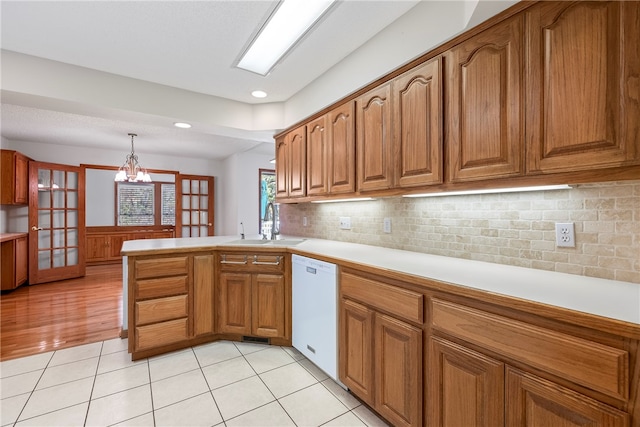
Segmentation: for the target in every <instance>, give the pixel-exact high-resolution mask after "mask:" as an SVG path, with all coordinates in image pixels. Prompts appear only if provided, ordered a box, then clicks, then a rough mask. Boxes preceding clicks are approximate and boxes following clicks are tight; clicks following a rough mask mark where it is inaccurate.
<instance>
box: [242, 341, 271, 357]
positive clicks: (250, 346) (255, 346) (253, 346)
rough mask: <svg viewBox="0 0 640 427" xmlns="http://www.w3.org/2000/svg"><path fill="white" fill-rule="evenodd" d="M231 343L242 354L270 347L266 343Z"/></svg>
mask: <svg viewBox="0 0 640 427" xmlns="http://www.w3.org/2000/svg"><path fill="white" fill-rule="evenodd" d="M233 344H234V345H235V346H236V348H237V349H238V350H239V351H240V353H242V354H251V353H255V352H256V351H260V350H265V349H267V348H270V347H271V346H270V345H268V344H259V343H253V342H234V343H233Z"/></svg>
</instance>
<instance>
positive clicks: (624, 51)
mask: <svg viewBox="0 0 640 427" xmlns="http://www.w3.org/2000/svg"><path fill="white" fill-rule="evenodd" d="M526 18H527V28H528V31H529V34H528V35H527V36H528V37H527V42H528V44H527V52H528V58H527V62H528V68H527V74H526V78H527V92H528V96H529V97H530V100H529V102H528V103H527V113H526V114H527V148H528V155H527V167H528V169H529V170H530V171H538V172H562V171H576V170H584V169H589V168H593V167H603V166H620V165H624V164H629V162H631V163H638V160H640V144H639V143H638V134H639V129H640V121H639V120H638V117H639V115H640V105H639V104H638V95H639V92H638V86H637V78H638V69H640V54H639V53H638V44H637V43H634V42H631V43H630V42H629V41H630V40H635V41H637V40H639V39H640V26H639V25H638V22H639V21H640V5H639V4H638V2H633V1H631V2H626V1H622V2H598V1H584V2H541V3H540V4H539V5H536V6H535V7H532V8H531V9H530V10H528V11H527V12H526ZM632 81H636V83H634V84H632V83H631V82H632Z"/></svg>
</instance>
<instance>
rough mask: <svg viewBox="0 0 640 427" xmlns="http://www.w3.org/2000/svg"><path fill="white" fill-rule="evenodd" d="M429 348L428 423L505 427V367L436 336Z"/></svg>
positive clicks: (443, 425) (454, 426) (454, 425)
mask: <svg viewBox="0 0 640 427" xmlns="http://www.w3.org/2000/svg"><path fill="white" fill-rule="evenodd" d="M429 349H430V351H429V357H430V368H429V384H428V395H427V396H428V401H427V408H428V409H427V411H426V413H427V416H428V417H429V418H430V419H429V420H428V421H429V422H428V423H427V424H429V425H433V426H442V427H445V426H451V427H457V426H478V427H483V426H484V427H493V426H502V425H504V364H503V363H502V362H499V361H497V360H493V359H491V358H489V357H487V356H485V355H483V354H480V353H477V352H475V351H473V350H470V349H468V348H466V347H463V346H461V345H458V344H454V343H452V342H449V341H446V340H443V339H441V338H438V337H433V338H432V339H431V342H430V346H429Z"/></svg>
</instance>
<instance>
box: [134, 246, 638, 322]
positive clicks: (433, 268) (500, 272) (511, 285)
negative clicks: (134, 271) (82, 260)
mask: <svg viewBox="0 0 640 427" xmlns="http://www.w3.org/2000/svg"><path fill="white" fill-rule="evenodd" d="M295 239H301V238H296V237H286V238H285V241H284V242H278V243H277V244H273V243H271V242H270V243H267V244H265V245H262V244H257V245H256V246H255V247H263V248H266V247H269V248H283V249H284V248H288V249H289V250H290V251H291V252H293V253H298V254H300V255H303V256H310V257H313V256H314V255H316V256H319V257H323V258H331V259H335V260H336V262H338V263H339V262H340V261H345V262H353V263H357V264H361V265H364V266H372V267H376V268H382V269H386V270H391V271H395V272H398V273H403V274H407V275H413V276H418V277H423V278H427V279H431V280H437V281H440V282H445V283H448V284H453V285H457V286H465V287H468V288H473V289H478V290H484V291H488V292H492V293H496V294H501V295H506V296H510V297H516V298H520V299H524V300H530V301H536V302H540V303H543V304H549V305H554V306H558V307H563V308H567V309H571V310H577V311H581V312H585V313H590V314H594V315H597V316H603V317H608V318H612V319H617V320H621V321H625V322H630V323H635V324H640V284H636V283H629V282H621V281H616V280H605V279H598V278H594V277H586V276H578V275H573V274H566V273H557V272H552V271H545V270H536V269H531V268H523V267H515V266H508V265H501V264H494V263H488V262H482V261H472V260H465V259H459V258H450V257H444V256H438V255H429V254H423V253H418V252H410V251H404V250H398V249H388V248H383V247H377V246H369V245H361V244H357V243H345V242H337V241H330V240H321V239H304V241H303V242H296V240H295ZM237 240H239V238H238V236H216V237H199V238H178V239H153V240H131V241H126V242H125V243H124V245H123V247H122V253H123V255H129V256H131V255H143V254H147V253H171V252H174V251H177V252H180V251H187V250H206V249H216V248H217V247H218V246H220V247H227V246H229V244H230V242H234V241H237ZM287 240H289V241H291V242H292V245H290V246H288V245H287V244H286V243H285V242H286V241H287ZM293 243H295V244H293ZM238 246H239V247H244V248H247V249H250V248H252V247H253V246H251V245H238Z"/></svg>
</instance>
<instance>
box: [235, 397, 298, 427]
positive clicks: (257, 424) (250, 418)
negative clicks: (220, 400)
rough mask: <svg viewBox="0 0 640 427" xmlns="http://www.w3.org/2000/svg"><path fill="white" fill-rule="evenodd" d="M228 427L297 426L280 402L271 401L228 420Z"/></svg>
mask: <svg viewBox="0 0 640 427" xmlns="http://www.w3.org/2000/svg"><path fill="white" fill-rule="evenodd" d="M226 425H227V427H287V426H295V424H294V422H293V420H291V418H290V417H289V415H287V413H286V412H285V410H284V409H282V406H280V404H279V403H278V402H271V403H268V404H266V405H264V406H261V407H259V408H257V409H254V410H253V411H250V412H247V413H246V414H242V415H240V416H239V417H236V418H233V419H231V420H228V421H227V422H226Z"/></svg>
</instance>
